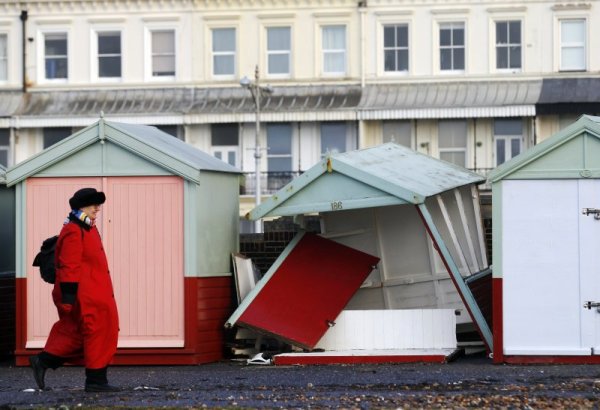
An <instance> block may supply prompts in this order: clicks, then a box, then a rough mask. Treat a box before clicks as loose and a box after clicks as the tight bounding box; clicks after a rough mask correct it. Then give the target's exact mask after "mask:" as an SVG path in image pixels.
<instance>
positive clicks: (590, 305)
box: [583, 300, 600, 312]
mask: <svg viewBox="0 0 600 410" xmlns="http://www.w3.org/2000/svg"><path fill="white" fill-rule="evenodd" d="M583 308H584V309H588V310H591V309H592V308H596V310H597V311H598V312H600V302H592V301H591V300H590V301H587V302H585V303H584V304H583Z"/></svg>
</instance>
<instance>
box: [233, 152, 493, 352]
mask: <svg viewBox="0 0 600 410" xmlns="http://www.w3.org/2000/svg"><path fill="white" fill-rule="evenodd" d="M483 180H484V178H482V177H481V176H479V175H477V174H474V173H472V172H470V171H468V170H466V169H464V168H461V167H458V166H455V165H453V164H450V163H447V162H444V161H440V160H437V159H434V158H432V157H429V156H426V155H423V154H420V153H417V152H415V151H413V150H410V149H408V148H404V147H402V146H399V145H397V144H393V143H388V144H384V145H381V146H378V147H375V148H368V149H363V150H358V151H352V152H346V153H341V154H334V155H330V156H329V155H328V156H327V157H325V158H324V159H323V160H322V161H321V162H320V163H318V164H317V165H315V166H313V167H312V168H310V169H309V170H308V171H306V172H305V173H303V174H302V175H301V176H299V177H297V178H296V179H294V180H293V181H291V182H290V183H289V184H287V185H286V186H285V187H283V188H282V189H281V190H279V191H278V192H277V193H275V194H274V195H273V196H272V197H270V198H269V199H268V200H266V201H265V202H264V203H262V204H261V205H259V206H258V207H256V208H254V209H253V210H252V211H251V212H250V213H249V214H248V215H247V217H248V218H249V219H251V220H256V219H260V218H265V217H276V216H294V217H295V218H296V221H298V222H300V223H301V221H302V217H303V215H308V214H315V213H316V214H319V216H320V221H321V233H320V236H321V237H322V238H326V239H329V240H331V241H334V242H337V243H339V244H342V245H345V246H347V247H349V248H352V249H354V250H357V251H361V252H364V253H366V254H368V255H372V256H374V257H376V258H378V259H380V262H379V263H378V264H377V265H376V266H375V268H374V269H373V270H372V271H371V272H370V274H368V276H367V277H366V279H365V280H364V281H361V282H359V283H360V285H359V286H355V287H354V288H352V297H351V299H350V300H349V302H348V303H347V304H346V306H345V307H343V309H344V310H372V311H375V310H379V311H381V310H419V309H431V312H429V313H430V315H429V316H428V317H430V318H431V321H432V322H431V323H434V324H435V323H440V318H439V317H437V316H436V315H438V314H439V315H445V314H447V312H444V310H448V309H451V312H452V314H453V315H454V312H455V311H456V313H457V314H458V315H459V316H457V322H458V323H459V325H468V324H474V325H475V327H476V329H477V330H478V332H479V333H480V335H481V339H482V340H483V341H484V343H485V345H486V346H487V347H488V349H491V348H492V334H491V331H490V324H489V320H490V318H489V315H488V318H487V320H486V317H485V316H484V313H483V312H484V311H486V313H487V311H488V310H487V309H483V310H482V308H481V306H480V305H479V304H478V303H477V300H476V299H477V296H476V295H474V293H473V291H472V290H471V289H472V288H473V286H471V284H470V282H476V281H478V280H481V279H482V278H484V277H486V278H491V274H490V269H489V264H488V257H487V255H486V250H485V245H484V240H483V229H482V221H481V216H480V209H479V194H478V190H477V187H476V185H477V184H478V183H480V182H482V181H483ZM298 242H300V240H298ZM294 246H296V244H295V243H294V244H291V247H290V249H288V250H286V252H284V254H283V255H282V256H281V257H280V260H278V261H277V262H276V263H275V267H274V268H272V270H273V272H271V270H270V271H269V272H268V273H267V274H266V275H265V276H264V277H263V279H261V281H260V282H259V283H258V284H257V286H256V287H255V288H254V289H253V290H252V292H250V294H249V295H248V297H247V298H246V300H245V301H244V303H242V305H240V307H239V308H238V309H237V310H236V312H235V313H234V314H233V315H232V316H231V317H230V319H229V320H228V322H227V325H228V326H233V325H235V324H237V325H240V326H245V325H246V324H244V321H243V320H241V319H243V318H244V317H245V312H246V310H248V309H250V310H251V309H252V305H253V303H259V302H254V301H255V299H258V300H260V299H262V297H261V295H260V292H261V289H262V288H263V287H266V288H268V282H269V281H274V280H279V279H274V278H277V277H278V275H277V272H275V270H276V269H278V267H279V266H280V265H282V264H284V263H285V259H286V258H289V257H291V256H290V255H293V251H294ZM323 246H325V245H323ZM322 261H323V259H322V257H318V258H317V257H315V258H308V260H305V261H303V266H302V269H299V270H298V274H297V276H296V277H293V280H295V281H296V282H297V281H298V280H300V279H301V278H302V277H303V276H304V277H306V278H307V279H306V280H310V281H312V282H311V286H312V287H313V288H315V287H322V286H327V290H326V291H323V290H322V289H321V291H320V292H319V294H322V293H323V292H325V294H330V295H333V294H336V292H340V290H341V287H342V286H341V283H342V279H343V278H345V273H344V272H341V273H338V280H337V282H336V281H332V280H328V281H319V279H318V278H314V277H313V276H310V275H308V274H307V272H309V271H311V270H313V269H318V265H320V264H321V263H322ZM311 264H312V265H311ZM288 265H289V264H288ZM284 274H285V275H287V274H288V273H287V272H286V273H284ZM280 276H281V275H280ZM290 280H292V279H290ZM296 282H295V283H296ZM284 288H285V286H284ZM294 289H295V288H294ZM289 290H290V291H291V288H289ZM346 290H347V289H346ZM310 293H311V290H310V289H308V290H306V294H305V295H303V296H304V297H305V300H306V301H307V302H306V304H311V303H313V302H314V303H317V304H318V303H322V302H320V301H319V300H316V301H313V299H312V298H311V295H310ZM490 299H491V294H490V295H484V297H483V300H486V301H487V302H488V303H491V300H490ZM281 303H283V302H281ZM270 306H271V309H272V310H277V309H279V306H278V305H277V303H272V304H271V305H270ZM338 313H339V311H338ZM267 317H268V313H267ZM330 319H331V321H332V322H334V319H335V318H330ZM265 320H267V321H268V319H265ZM305 320H306V322H310V321H311V317H306V319H305ZM407 320H408V322H407V323H405V324H404V326H405V329H406V330H407V331H409V332H410V329H411V325H410V323H411V322H410V321H411V320H415V319H414V317H413V316H411V317H410V318H408V317H407ZM388 324H389V323H388ZM251 326H252V325H251ZM318 326H321V327H322V323H318ZM435 326H437V325H434V327H435ZM273 329H277V326H273V327H272V328H271V327H270V326H269V324H268V323H267V324H266V325H265V326H263V328H262V329H261V328H258V329H255V330H259V331H260V330H262V331H263V332H265V333H268V334H274V333H276V332H274V331H273ZM403 329H404V328H403ZM322 330H323V333H322V335H323V334H324V332H325V331H326V329H322ZM452 331H453V332H455V331H456V329H452ZM430 333H431V334H432V335H433V332H430ZM432 337H433V336H432ZM299 346H300V347H302V348H304V349H307V348H308V349H309V350H310V349H312V348H314V347H315V345H312V346H307V345H306V344H304V345H303V344H300V345H299Z"/></svg>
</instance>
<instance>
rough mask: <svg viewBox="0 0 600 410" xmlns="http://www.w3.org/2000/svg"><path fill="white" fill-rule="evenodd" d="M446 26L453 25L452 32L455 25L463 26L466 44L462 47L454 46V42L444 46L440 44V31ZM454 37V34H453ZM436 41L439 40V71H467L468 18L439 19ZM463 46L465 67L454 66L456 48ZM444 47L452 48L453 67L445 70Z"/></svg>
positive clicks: (451, 72)
mask: <svg viewBox="0 0 600 410" xmlns="http://www.w3.org/2000/svg"><path fill="white" fill-rule="evenodd" d="M445 26H451V28H452V32H454V29H455V26H462V29H463V39H464V44H463V45H462V46H461V47H457V46H454V44H452V45H450V46H442V45H441V44H440V33H441V30H442V28H444V27H445ZM451 37H454V36H451ZM436 42H437V72H439V73H444V74H463V73H465V72H466V71H467V66H468V64H467V61H468V55H467V43H468V42H467V22H466V20H462V19H456V20H448V21H438V22H437V33H436ZM459 48H462V49H463V51H464V53H463V55H464V62H463V63H464V68H462V69H455V68H454V50H455V49H459ZM442 49H450V50H452V68H451V69H449V70H445V69H442Z"/></svg>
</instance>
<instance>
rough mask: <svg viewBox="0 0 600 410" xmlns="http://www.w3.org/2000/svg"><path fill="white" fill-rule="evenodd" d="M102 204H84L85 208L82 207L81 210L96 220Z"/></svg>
mask: <svg viewBox="0 0 600 410" xmlns="http://www.w3.org/2000/svg"><path fill="white" fill-rule="evenodd" d="M101 206H102V205H89V206H84V207H83V208H80V210H81V212H84V213H85V214H86V215H87V216H89V217H90V219H91V220H92V221H94V220H96V217H97V216H98V212H100V207H101Z"/></svg>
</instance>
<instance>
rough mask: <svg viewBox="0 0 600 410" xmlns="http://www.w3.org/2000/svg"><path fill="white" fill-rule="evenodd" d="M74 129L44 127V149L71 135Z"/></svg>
mask: <svg viewBox="0 0 600 410" xmlns="http://www.w3.org/2000/svg"><path fill="white" fill-rule="evenodd" d="M71 133H72V129H71V128H68V127H57V128H44V149H46V148H48V147H49V146H51V145H54V144H56V143H57V142H59V141H62V140H64V139H65V138H67V137H68V136H69V135H71Z"/></svg>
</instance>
